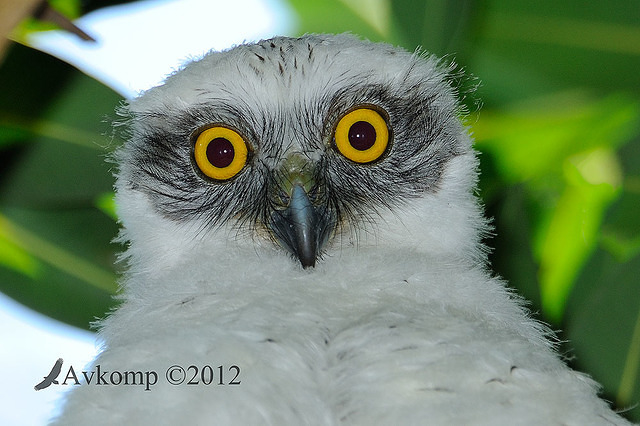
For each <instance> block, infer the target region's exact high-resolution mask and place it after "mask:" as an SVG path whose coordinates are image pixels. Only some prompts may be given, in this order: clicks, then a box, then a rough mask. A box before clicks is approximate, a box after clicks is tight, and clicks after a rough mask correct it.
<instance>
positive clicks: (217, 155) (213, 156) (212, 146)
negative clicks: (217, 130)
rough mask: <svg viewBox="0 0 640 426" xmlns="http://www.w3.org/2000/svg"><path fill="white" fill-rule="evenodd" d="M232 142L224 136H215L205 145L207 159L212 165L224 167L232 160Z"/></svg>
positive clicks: (233, 152)
mask: <svg viewBox="0 0 640 426" xmlns="http://www.w3.org/2000/svg"><path fill="white" fill-rule="evenodd" d="M234 155H235V151H234V150H233V144H232V143H231V142H229V141H228V140H227V139H225V138H215V139H214V140H212V141H211V142H209V145H208V146H207V160H209V162H210V163H211V165H212V166H214V167H218V168H224V167H227V166H229V164H231V162H232V161H233V156H234Z"/></svg>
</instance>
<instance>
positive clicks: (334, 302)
mask: <svg viewBox="0 0 640 426" xmlns="http://www.w3.org/2000/svg"><path fill="white" fill-rule="evenodd" d="M449 72H450V70H449V69H447V68H445V67H443V66H442V65H441V64H440V63H439V62H438V61H437V60H435V59H433V58H430V57H424V56H420V55H412V54H409V53H407V52H405V51H403V50H400V49H396V48H393V47H390V46H388V45H383V44H374V43H369V42H363V41H360V40H357V39H356V38H354V37H352V36H347V35H341V36H305V37H302V38H299V39H289V38H276V39H273V40H266V41H262V42H259V43H256V44H248V45H242V46H238V47H236V48H234V49H231V50H229V51H226V52H212V53H210V54H208V55H207V56H205V57H204V58H203V59H201V60H200V61H196V62H194V63H192V64H190V65H188V66H187V67H186V68H185V69H183V70H181V71H179V72H178V73H177V74H175V75H173V76H171V77H170V78H169V79H168V80H167V81H166V83H165V84H164V85H162V86H160V87H158V88H154V89H152V90H150V91H149V92H147V93H145V94H143V95H142V96H141V97H140V98H139V99H137V100H135V101H133V102H132V104H131V105H130V106H129V113H130V114H131V117H132V119H131V126H132V129H133V130H132V138H131V140H130V141H129V142H128V143H127V144H126V145H125V146H124V147H123V148H122V149H121V150H120V152H119V153H118V157H117V158H118V161H119V164H120V169H119V172H118V176H117V183H116V191H117V204H118V206H119V215H120V218H121V220H122V224H123V231H122V235H121V239H122V240H123V241H126V242H127V243H128V245H129V246H128V249H127V252H126V255H125V256H126V259H127V261H128V263H129V270H128V272H127V274H126V275H125V276H124V278H123V281H122V287H123V290H122V294H121V296H120V297H121V298H122V304H121V306H120V307H119V308H118V309H117V310H116V311H115V312H114V313H112V314H111V315H110V316H109V317H108V318H107V319H105V320H104V321H103V322H102V324H101V330H100V336H101V338H102V339H103V341H104V349H103V351H102V352H101V353H100V355H99V356H98V358H97V359H96V360H95V361H94V363H93V365H101V367H102V369H103V370H108V371H113V370H119V371H156V372H158V375H159V378H158V383H157V384H156V385H155V386H153V387H152V388H151V389H150V390H149V391H145V390H144V388H142V387H140V386H123V385H120V386H115V385H110V386H104V385H103V386H95V385H94V386H90V385H83V386H80V387H78V389H76V391H75V392H73V393H72V394H71V396H70V397H69V399H68V400H67V402H66V405H65V410H64V413H63V414H62V416H61V417H60V418H58V420H57V424H64V425H76V424H77V425H84V424H94V425H100V424H105V425H107V424H109V425H111V424H117V423H118V422H120V423H125V424H178V423H182V424H193V425H199V424H202V425H205V424H220V425H227V424H269V425H300V424H309V425H375V424H380V425H391V424H394V425H395V424H430V425H463V424H464V425H485V424H486V425H542V424H544V425H547V424H548V425H552V424H558V425H576V426H577V425H580V426H583V425H609V424H616V425H626V424H629V423H628V422H626V421H625V420H624V419H622V418H621V417H619V416H618V415H616V414H615V413H613V412H612V411H611V410H610V408H609V407H608V406H607V404H606V403H605V402H604V401H602V400H600V399H598V397H597V395H596V391H597V385H596V384H595V383H594V382H592V381H591V380H590V379H589V378H588V377H586V376H585V375H582V374H580V373H578V372H575V371H572V370H570V369H569V368H568V367H567V366H566V365H565V364H564V363H563V362H562V361H561V359H560V358H559V357H558V355H557V354H556V353H555V350H554V345H553V337H552V335H551V334H550V333H549V331H548V330H547V328H546V327H545V326H544V325H542V324H540V323H538V322H536V321H535V320H533V319H531V318H530V316H529V314H528V312H527V311H526V309H525V308H523V304H522V303H521V300H520V299H519V298H518V297H517V296H515V295H514V294H512V293H511V292H510V291H509V290H507V289H506V287H505V285H504V283H503V282H502V281H501V280H500V279H498V278H495V277H493V276H492V275H491V273H490V271H489V270H488V269H487V267H486V264H485V263H486V259H485V258H486V256H485V248H484V247H483V245H482V243H481V240H482V237H483V235H484V233H485V232H486V230H487V223H486V220H485V218H484V217H483V213H482V210H481V208H480V207H479V205H478V201H477V199H476V198H475V196H474V190H475V185H476V179H477V172H476V168H477V159H476V156H475V153H474V152H473V150H472V146H471V139H470V137H469V135H468V132H467V130H466V129H465V128H464V126H463V125H462V123H461V121H460V120H459V118H458V115H459V113H460V108H459V106H458V103H457V100H456V93H455V90H454V89H453V88H452V87H451V85H450V75H449ZM357 104H376V105H378V106H380V107H382V108H384V109H385V110H386V111H387V112H388V114H389V117H390V118H389V121H390V124H391V126H392V127H393V132H394V136H393V137H394V140H393V145H392V147H391V149H390V151H389V153H388V154H387V156H386V157H385V158H384V159H382V160H380V161H378V162H376V163H373V164H371V165H356V164H353V163H350V162H348V161H345V159H344V158H341V157H340V155H339V154H338V153H337V152H336V151H335V149H333V148H332V145H331V144H332V142H331V131H332V128H333V127H332V126H333V124H332V123H334V122H335V120H337V118H338V117H339V116H340V115H341V114H342V113H343V112H344V111H345V110H348V109H349V108H351V107H352V106H353V105H357ZM212 122H213V123H218V122H224V123H229V122H231V123H232V124H233V126H234V128H238V129H240V130H242V131H243V133H244V134H245V135H248V136H247V137H248V138H249V139H250V141H251V143H252V147H253V149H254V153H253V155H254V157H252V162H251V163H250V165H248V166H247V169H246V170H243V172H241V173H240V174H239V175H238V176H237V177H236V178H234V179H233V180H232V181H231V182H227V183H222V184H221V183H217V182H210V181H207V180H206V179H203V178H202V176H199V175H198V174H197V172H196V171H195V170H194V166H193V161H192V160H191V155H192V154H191V149H192V142H191V140H192V136H191V135H192V133H193V132H194V131H195V130H196V129H197V128H199V127H200V126H203V125H207V124H208V123H212ZM291 152H297V153H299V154H301V155H303V156H304V157H305V158H306V159H307V160H308V161H309V164H310V166H309V167H311V168H313V170H315V172H314V173H315V174H314V179H315V180H317V181H318V182H320V183H321V184H322V185H323V188H324V189H323V191H324V192H323V193H322V194H323V195H322V197H323V198H324V199H325V201H326V202H327V203H329V204H330V205H331V206H332V208H335V209H336V210H339V213H338V214H337V215H338V217H339V224H338V226H337V228H336V230H335V231H334V233H333V234H332V236H331V239H330V241H329V242H328V243H327V246H326V247H324V248H323V251H322V256H321V260H319V262H318V263H317V265H316V267H315V268H308V269H303V268H302V267H301V265H300V264H299V263H298V262H296V261H295V260H294V259H292V257H291V255H290V254H289V253H287V252H286V251H285V250H283V249H282V248H281V247H279V246H278V244H277V243H276V242H275V241H274V240H273V238H272V237H271V235H270V234H269V232H268V230H267V229H266V228H267V219H268V214H267V213H266V211H267V210H266V209H267V207H268V205H269V200H270V198H269V197H270V194H271V193H272V190H273V186H274V185H275V183H274V182H275V181H277V179H275V178H274V176H275V173H276V172H275V171H276V170H278V168H279V167H280V166H281V164H282V162H283V161H284V158H285V157H286V156H287V155H288V154H289V153H291ZM175 364H178V365H181V366H183V367H184V368H185V369H186V368H187V367H188V366H190V365H194V366H196V367H197V368H198V369H199V371H203V367H205V366H211V367H212V368H213V371H214V373H217V372H218V371H219V370H218V366H222V370H223V373H224V375H225V377H224V378H223V381H224V382H225V383H226V384H225V385H208V386H207V385H203V384H202V383H200V384H198V385H193V386H189V385H186V384H183V385H180V386H175V385H169V384H167V382H166V380H165V378H164V373H165V371H166V370H167V368H168V367H170V366H172V365H175ZM232 366H237V367H238V369H239V376H238V378H237V379H238V380H240V381H241V383H240V384H238V385H232V384H228V383H229V381H230V380H231V379H232V378H233V377H232V376H233V375H234V374H235V372H236V371H235V369H232V368H231V367H232ZM219 379H220V378H219V377H217V376H216V378H215V382H217V381H218V380H219ZM215 382H214V383H215Z"/></svg>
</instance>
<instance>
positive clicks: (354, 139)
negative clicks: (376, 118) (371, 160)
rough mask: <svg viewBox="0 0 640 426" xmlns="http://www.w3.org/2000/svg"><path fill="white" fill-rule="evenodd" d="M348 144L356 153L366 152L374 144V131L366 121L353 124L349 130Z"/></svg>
mask: <svg viewBox="0 0 640 426" xmlns="http://www.w3.org/2000/svg"><path fill="white" fill-rule="evenodd" d="M349 143H350V144H351V146H352V147H354V148H355V149H357V150H358V151H366V150H367V149H369V148H371V147H372V146H373V145H374V144H375V143H376V129H374V128H373V126H372V125H371V123H367V122H366V121H357V122H355V123H353V124H352V125H351V127H350V128H349Z"/></svg>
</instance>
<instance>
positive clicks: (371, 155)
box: [334, 108, 389, 163]
mask: <svg viewBox="0 0 640 426" xmlns="http://www.w3.org/2000/svg"><path fill="white" fill-rule="evenodd" d="M334 138H335V144H336V147H337V148H338V151H340V153H341V154H342V155H344V156H345V157H346V158H348V159H349V160H351V161H355V162H356V163H371V162H372V161H375V160H377V159H378V158H380V157H381V156H382V154H384V152H385V151H386V149H387V146H388V145H389V127H388V126H387V122H386V121H385V119H384V118H382V116H381V115H380V114H379V113H378V112H376V111H375V110H373V109H369V108H359V109H356V110H353V111H351V112H350V113H348V114H346V115H345V116H344V117H342V118H341V119H340V121H339V122H338V125H337V126H336V130H335V134H334Z"/></svg>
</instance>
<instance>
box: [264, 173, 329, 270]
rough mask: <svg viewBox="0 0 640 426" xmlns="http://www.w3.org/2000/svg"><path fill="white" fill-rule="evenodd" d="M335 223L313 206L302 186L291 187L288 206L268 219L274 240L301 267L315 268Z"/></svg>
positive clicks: (326, 210) (327, 212)
mask: <svg viewBox="0 0 640 426" xmlns="http://www.w3.org/2000/svg"><path fill="white" fill-rule="evenodd" d="M334 223H335V220H334V219H333V215H332V214H331V213H329V211H328V209H327V208H326V207H324V206H314V205H313V204H312V203H311V201H310V200H309V196H308V195H307V193H306V192H305V190H304V188H303V187H302V186H301V185H294V186H293V189H292V191H291V198H290V201H289V205H288V206H287V207H286V208H285V209H284V210H276V211H275V212H274V213H273V214H272V217H271V229H272V231H273V233H274V235H275V237H276V239H277V240H278V242H279V243H280V244H281V245H282V246H283V247H285V248H287V249H288V250H289V251H290V252H291V253H292V254H293V255H294V256H295V257H297V258H298V260H300V263H302V267H303V268H308V267H310V266H311V267H313V266H315V264H316V259H317V257H318V255H319V254H320V251H321V249H322V246H323V245H324V243H325V242H326V241H327V239H328V238H329V234H330V232H331V230H332V229H333V226H334Z"/></svg>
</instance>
